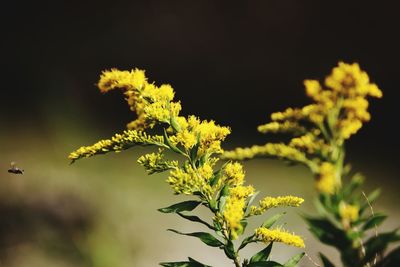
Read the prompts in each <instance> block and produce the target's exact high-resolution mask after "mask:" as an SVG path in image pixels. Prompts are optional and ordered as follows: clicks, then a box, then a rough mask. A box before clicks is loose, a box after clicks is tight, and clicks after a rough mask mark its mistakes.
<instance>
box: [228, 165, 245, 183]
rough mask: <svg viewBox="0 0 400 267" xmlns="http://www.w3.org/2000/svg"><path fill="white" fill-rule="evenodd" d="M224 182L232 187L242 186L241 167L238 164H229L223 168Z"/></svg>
mask: <svg viewBox="0 0 400 267" xmlns="http://www.w3.org/2000/svg"><path fill="white" fill-rule="evenodd" d="M224 174H225V179H224V181H225V182H226V183H227V184H229V185H232V186H238V185H242V184H243V183H244V170H243V165H242V164H240V163H239V162H234V163H232V162H229V163H228V164H226V166H225V168H224Z"/></svg>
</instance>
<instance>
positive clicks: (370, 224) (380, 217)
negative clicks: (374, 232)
mask: <svg viewBox="0 0 400 267" xmlns="http://www.w3.org/2000/svg"><path fill="white" fill-rule="evenodd" d="M386 218H387V216H386V215H384V214H375V216H371V217H370V218H369V219H368V220H367V222H366V223H365V224H364V225H363V227H362V229H363V230H364V231H367V230H368V229H371V228H374V227H375V226H379V225H380V224H381V223H382V222H383V221H384V220H385V219H386Z"/></svg>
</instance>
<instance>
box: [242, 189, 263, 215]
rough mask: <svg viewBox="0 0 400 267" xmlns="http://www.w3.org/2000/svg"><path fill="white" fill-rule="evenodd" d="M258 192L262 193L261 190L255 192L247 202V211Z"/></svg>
mask: <svg viewBox="0 0 400 267" xmlns="http://www.w3.org/2000/svg"><path fill="white" fill-rule="evenodd" d="M258 193H260V192H255V193H254V194H253V195H252V196H251V197H250V198H249V200H248V201H247V203H246V208H245V212H247V211H248V208H249V207H250V205H251V203H253V201H254V199H255V198H256V196H257V195H258Z"/></svg>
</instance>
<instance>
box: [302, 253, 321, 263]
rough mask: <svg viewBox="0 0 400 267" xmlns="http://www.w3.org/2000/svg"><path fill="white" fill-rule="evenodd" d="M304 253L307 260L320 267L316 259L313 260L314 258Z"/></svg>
mask: <svg viewBox="0 0 400 267" xmlns="http://www.w3.org/2000/svg"><path fill="white" fill-rule="evenodd" d="M304 255H305V256H306V257H307V258H308V260H309V261H311V262H312V264H314V265H315V266H317V267H321V265H319V264H318V263H317V262H316V261H314V260H313V259H312V258H311V257H310V255H308V254H307V252H304Z"/></svg>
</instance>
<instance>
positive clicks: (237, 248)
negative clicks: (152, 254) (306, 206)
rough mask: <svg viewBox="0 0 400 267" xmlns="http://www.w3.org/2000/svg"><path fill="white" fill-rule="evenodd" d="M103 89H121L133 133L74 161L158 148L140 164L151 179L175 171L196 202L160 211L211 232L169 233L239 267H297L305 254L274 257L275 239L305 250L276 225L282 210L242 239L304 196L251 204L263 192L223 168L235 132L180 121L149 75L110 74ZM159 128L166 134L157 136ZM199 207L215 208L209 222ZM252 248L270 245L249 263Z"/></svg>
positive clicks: (164, 89) (176, 187)
mask: <svg viewBox="0 0 400 267" xmlns="http://www.w3.org/2000/svg"><path fill="white" fill-rule="evenodd" d="M98 87H99V89H100V91H101V92H108V91H110V90H114V89H120V90H121V91H122V92H123V93H124V95H125V97H126V100H127V102H128V104H129V106H130V108H131V110H132V111H134V112H135V113H136V114H137V118H136V120H134V121H133V122H130V123H129V124H128V125H127V127H128V129H127V130H126V131H124V132H123V133H121V134H116V135H114V136H113V137H112V138H111V139H107V140H101V141H99V142H97V143H95V144H94V145H91V146H84V147H81V148H79V149H78V150H76V151H74V152H72V153H71V154H70V155H69V159H70V160H71V162H75V161H76V160H78V159H81V158H86V157H91V156H94V155H98V154H104V153H108V152H120V151H122V150H126V149H129V148H131V147H135V146H153V147H156V148H157V149H158V150H157V151H156V152H153V153H150V154H146V155H143V156H141V157H140V158H139V159H138V163H139V164H140V165H142V166H143V167H144V168H145V170H146V171H147V172H148V174H153V173H161V172H166V171H167V172H169V174H168V178H167V180H166V181H167V183H168V184H169V185H170V186H171V188H172V190H173V192H174V193H175V194H180V195H189V196H191V197H192V200H186V201H183V202H180V203H177V204H174V205H171V206H168V207H165V208H162V209H159V211H160V212H163V213H175V214H177V215H179V216H180V217H182V218H184V219H187V220H189V221H192V222H195V223H199V224H201V225H202V227H204V228H207V229H208V230H209V231H208V232H194V233H182V232H180V231H177V230H174V229H169V230H170V231H172V232H174V233H177V234H180V235H187V236H192V237H196V238H198V239H200V240H201V241H202V242H203V243H205V244H206V245H208V246H211V247H216V248H219V249H221V250H223V251H224V252H225V255H226V256H227V257H228V258H229V259H230V260H232V262H233V264H234V265H235V266H236V267H239V266H247V267H251V266H253V267H255V266H286V267H291V266H296V265H297V263H298V262H299V261H300V259H301V258H302V256H303V255H304V253H300V254H297V255H295V256H293V257H292V258H291V259H289V260H288V261H287V262H286V263H284V264H280V263H277V262H275V261H273V260H272V259H271V257H270V252H271V249H272V245H273V243H274V242H281V243H284V244H287V245H290V246H295V247H299V248H303V247H304V241H303V239H302V238H301V237H300V236H297V235H295V234H292V233H290V232H288V231H287V230H284V229H283V228H282V226H274V225H275V223H276V222H277V221H278V219H279V218H280V217H281V216H282V215H283V213H282V214H276V215H274V216H271V217H269V218H268V219H266V220H265V221H264V223H263V224H262V225H261V226H260V227H258V228H257V229H255V230H253V231H252V232H251V233H250V234H249V235H248V236H247V237H243V235H244V233H245V229H246V226H247V221H248V219H249V218H250V217H253V216H257V215H263V214H264V213H265V212H266V211H268V210H269V209H272V208H274V207H278V206H292V207H298V206H299V205H300V204H301V203H302V202H303V199H302V198H299V197H295V196H280V197H266V198H264V199H262V200H261V201H260V203H259V205H252V201H253V200H254V198H255V196H256V194H257V193H256V192H255V189H254V188H253V186H251V185H245V180H244V177H245V172H244V170H243V166H242V165H241V164H240V163H238V162H231V161H228V162H225V163H224V164H222V163H221V164H218V155H220V154H221V153H222V152H223V150H222V148H221V142H223V141H224V140H225V138H226V136H227V135H228V134H229V133H230V132H231V130H230V129H229V128H228V127H223V126H220V125H218V124H216V123H215V122H214V121H206V120H200V119H199V118H197V117H195V116H187V117H185V116H181V115H180V111H181V104H180V102H179V101H174V90H173V89H172V87H171V86H170V85H166V84H163V85H161V86H156V85H155V84H154V83H149V82H148V81H147V78H146V76H145V73H144V71H143V70H139V69H134V70H131V71H120V70H116V69H112V70H109V71H104V72H103V73H102V75H101V77H100V81H99V82H98ZM157 131H160V132H161V133H160V134H159V135H156V134H154V133H155V132H157ZM166 151H171V152H174V153H176V154H177V155H178V156H179V157H178V158H180V159H181V160H176V159H174V160H168V159H167V157H168V154H166V153H165V152H166ZM217 166H219V167H217ZM198 206H203V207H205V208H207V209H209V210H210V212H211V214H212V216H211V218H209V219H208V220H206V219H202V218H200V217H198V216H196V215H194V214H193V210H194V209H195V208H197V207H198ZM210 231H211V233H210ZM239 241H241V242H239ZM251 243H265V248H263V249H262V250H261V251H259V252H258V253H256V254H255V255H253V256H252V257H251V258H249V259H243V258H242V257H241V256H240V252H241V250H242V249H243V248H245V247H246V246H247V245H248V244H251ZM161 265H162V266H188V267H191V266H196V267H197V266H208V265H205V264H202V263H200V262H198V261H196V260H194V259H192V258H190V257H189V258H188V260H187V261H180V262H164V263H161Z"/></svg>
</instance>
